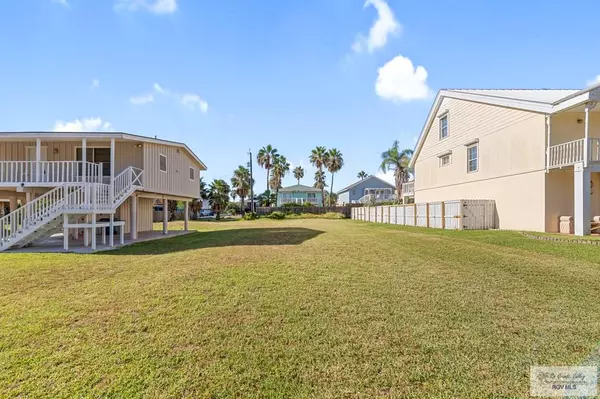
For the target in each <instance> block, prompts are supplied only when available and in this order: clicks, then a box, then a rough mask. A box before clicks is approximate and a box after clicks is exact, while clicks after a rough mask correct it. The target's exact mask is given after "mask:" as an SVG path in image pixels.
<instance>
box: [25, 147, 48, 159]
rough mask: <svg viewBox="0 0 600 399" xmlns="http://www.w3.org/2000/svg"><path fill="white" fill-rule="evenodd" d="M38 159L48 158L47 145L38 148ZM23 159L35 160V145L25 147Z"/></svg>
mask: <svg viewBox="0 0 600 399" xmlns="http://www.w3.org/2000/svg"><path fill="white" fill-rule="evenodd" d="M40 149H41V151H40V161H47V160H48V147H46V146H43V147H41V148H40ZM25 160H26V161H35V160H36V159H35V147H25Z"/></svg>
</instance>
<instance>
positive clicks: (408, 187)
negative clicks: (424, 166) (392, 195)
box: [402, 180, 415, 197]
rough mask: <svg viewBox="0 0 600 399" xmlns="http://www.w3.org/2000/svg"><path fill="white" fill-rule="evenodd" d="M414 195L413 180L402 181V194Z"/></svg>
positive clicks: (405, 195) (406, 195)
mask: <svg viewBox="0 0 600 399" xmlns="http://www.w3.org/2000/svg"><path fill="white" fill-rule="evenodd" d="M412 195H415V181H414V180H413V181H409V182H406V183H402V196H404V197H408V196H412Z"/></svg>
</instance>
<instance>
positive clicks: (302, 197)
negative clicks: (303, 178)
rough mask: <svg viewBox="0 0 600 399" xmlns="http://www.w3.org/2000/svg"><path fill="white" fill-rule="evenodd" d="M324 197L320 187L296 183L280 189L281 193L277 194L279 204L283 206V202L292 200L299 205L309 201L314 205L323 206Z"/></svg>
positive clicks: (286, 202)
mask: <svg viewBox="0 0 600 399" xmlns="http://www.w3.org/2000/svg"><path fill="white" fill-rule="evenodd" d="M322 199H323V197H322V195H321V190H320V189H318V188H314V187H309V186H303V185H302V184H296V185H293V186H289V187H283V188H280V189H279V194H277V206H282V205H283V204H288V203H290V202H291V203H294V204H299V205H300V204H305V203H307V202H308V203H310V204H312V205H314V206H321V205H322V204H323V200H322Z"/></svg>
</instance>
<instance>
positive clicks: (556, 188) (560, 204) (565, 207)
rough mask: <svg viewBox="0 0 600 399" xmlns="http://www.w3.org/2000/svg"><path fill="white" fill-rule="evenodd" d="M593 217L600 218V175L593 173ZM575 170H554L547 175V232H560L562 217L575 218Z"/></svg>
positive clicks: (591, 201)
mask: <svg viewBox="0 0 600 399" xmlns="http://www.w3.org/2000/svg"><path fill="white" fill-rule="evenodd" d="M590 184H591V185H592V195H591V198H590V208H591V212H592V216H600V173H595V172H592V173H591V178H590ZM574 198H575V194H574V176H573V168H572V167H568V168H564V169H553V170H551V171H550V173H548V174H547V175H546V231H547V232H550V233H556V232H558V221H559V217H560V216H574Z"/></svg>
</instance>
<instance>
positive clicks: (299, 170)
mask: <svg viewBox="0 0 600 399" xmlns="http://www.w3.org/2000/svg"><path fill="white" fill-rule="evenodd" d="M303 177H304V168H303V167H302V166H296V167H295V168H294V179H296V180H298V184H300V179H302V178H303Z"/></svg>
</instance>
